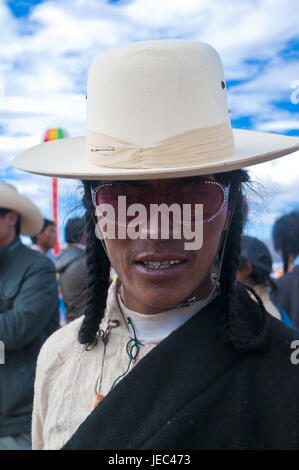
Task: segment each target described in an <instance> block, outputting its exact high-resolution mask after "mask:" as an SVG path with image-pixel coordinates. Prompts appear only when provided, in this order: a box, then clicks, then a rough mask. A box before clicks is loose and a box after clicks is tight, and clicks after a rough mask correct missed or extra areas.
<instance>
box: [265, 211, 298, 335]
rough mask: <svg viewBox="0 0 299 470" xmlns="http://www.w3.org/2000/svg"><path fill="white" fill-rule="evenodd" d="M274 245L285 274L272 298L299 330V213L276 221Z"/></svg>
mask: <svg viewBox="0 0 299 470" xmlns="http://www.w3.org/2000/svg"><path fill="white" fill-rule="evenodd" d="M273 244H274V249H275V250H276V251H277V252H278V253H280V255H281V257H282V261H283V271H284V274H283V276H281V277H280V278H278V279H276V280H275V282H276V286H277V289H276V291H274V292H273V293H272V295H271V297H272V299H273V301H274V302H276V303H277V304H278V305H279V306H280V307H281V308H282V309H283V310H285V311H286V312H287V313H288V315H289V316H290V318H291V319H292V321H293V323H294V325H295V327H296V328H297V329H299V265H298V258H299V257H298V255H299V212H291V213H290V214H287V215H284V216H282V217H280V218H279V219H278V220H276V222H275V224H274V226H273Z"/></svg>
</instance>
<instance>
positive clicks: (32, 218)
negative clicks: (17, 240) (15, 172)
mask: <svg viewBox="0 0 299 470" xmlns="http://www.w3.org/2000/svg"><path fill="white" fill-rule="evenodd" d="M0 208H1V209H10V210H12V211H15V212H17V213H18V214H20V216H21V234H22V235H29V236H30V237H34V236H35V235H36V234H38V233H39V232H40V231H41V229H42V227H43V218H42V215H41V213H40V211H39V209H38V208H37V207H36V205H35V204H33V203H32V202H31V201H30V200H29V199H28V198H27V197H25V196H22V195H21V194H20V193H19V192H18V191H17V188H15V187H14V186H13V185H12V184H9V183H6V182H5V181H0Z"/></svg>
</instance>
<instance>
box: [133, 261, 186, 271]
mask: <svg viewBox="0 0 299 470" xmlns="http://www.w3.org/2000/svg"><path fill="white" fill-rule="evenodd" d="M180 262H181V261H180V260H179V259H173V260H169V261H161V262H160V261H142V263H143V264H145V265H146V266H148V267H149V268H154V269H163V268H166V267H167V266H169V265H171V264H178V263H180Z"/></svg>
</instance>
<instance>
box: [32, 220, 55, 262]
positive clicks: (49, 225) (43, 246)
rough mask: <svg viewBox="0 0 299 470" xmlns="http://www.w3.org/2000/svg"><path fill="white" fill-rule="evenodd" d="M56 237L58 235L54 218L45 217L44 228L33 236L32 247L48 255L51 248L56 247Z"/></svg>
mask: <svg viewBox="0 0 299 470" xmlns="http://www.w3.org/2000/svg"><path fill="white" fill-rule="evenodd" d="M56 238H57V235H56V227H55V223H54V222H53V221H52V220H49V219H44V223H43V228H42V229H41V231H40V232H39V233H38V234H37V235H35V236H34V237H31V240H32V243H33V245H32V246H31V248H32V249H33V250H36V251H40V252H41V253H44V254H45V255H46V254H47V253H48V251H49V250H51V249H52V248H54V246H55V243H56Z"/></svg>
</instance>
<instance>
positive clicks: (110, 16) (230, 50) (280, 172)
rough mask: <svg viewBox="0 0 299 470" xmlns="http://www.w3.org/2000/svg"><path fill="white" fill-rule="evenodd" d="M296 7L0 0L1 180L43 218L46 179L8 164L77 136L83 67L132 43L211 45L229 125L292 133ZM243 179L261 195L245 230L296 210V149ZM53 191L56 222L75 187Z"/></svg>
mask: <svg viewBox="0 0 299 470" xmlns="http://www.w3.org/2000/svg"><path fill="white" fill-rule="evenodd" d="M297 8H298V4H297V1H295V0H285V1H284V2H281V1H280V0H263V1H260V0H243V1H242V2H236V1H235V0H227V1H226V2H223V1H222V0H214V1H210V0H184V1H181V0H163V1H162V0H119V1H113V0H110V1H108V0H84V1H82V0H57V1H37V0H35V1H29V0H22V1H21V0H20V1H19V0H17V1H12V0H10V1H5V0H0V31H1V39H2V41H1V42H0V144H1V145H0V171H1V176H0V177H1V178H3V179H6V180H8V181H9V182H11V183H14V184H16V186H17V187H18V188H19V190H20V191H21V192H23V193H24V194H26V195H27V196H28V197H30V198H31V199H32V200H34V201H37V200H38V201H39V206H40V208H41V210H42V212H43V214H44V216H47V217H49V216H51V199H50V197H49V194H50V187H51V186H50V179H49V178H47V177H42V176H41V177H39V176H33V175H28V174H24V173H22V172H20V171H17V170H15V169H13V168H12V167H11V164H10V161H11V159H12V157H13V156H14V155H15V154H17V153H19V152H21V151H23V150H25V149H26V148H28V147H30V146H32V145H36V144H38V143H40V141H41V140H42V137H43V135H44V132H45V130H46V129H47V128H50V127H62V128H64V129H65V130H66V131H67V132H68V133H69V135H70V136H77V135H85V128H86V121H85V119H86V110H85V89H86V77H87V69H88V65H89V63H90V62H91V60H92V58H93V57H94V56H95V55H96V54H97V53H98V52H100V51H101V50H102V49H105V48H107V47H112V46H115V45H118V44H123V43H127V42H130V41H139V40H146V39H162V38H186V39H195V40H201V41H204V42H208V43H210V44H211V45H212V46H214V47H215V48H216V49H217V51H218V52H219V54H220V56H221V58H222V62H223V66H224V71H225V75H226V81H227V91H228V100H229V107H230V109H231V119H232V126H233V127H237V128H245V129H246V128H247V129H254V130H258V131H265V132H277V133H282V134H286V135H293V136H299V120H298V109H299V103H298V102H296V101H299V67H298V57H299V34H298V32H299V31H298V21H297V17H298V15H297V11H298V10H297ZM292 87H293V88H292ZM297 90H298V93H297ZM296 93H297V94H296ZM292 97H293V99H292ZM296 97H298V100H297V99H296ZM294 98H295V99H294ZM250 174H251V175H252V178H253V180H254V181H256V182H258V184H260V185H263V191H262V197H261V198H259V199H258V200H257V199H256V198H255V197H254V196H252V195H251V196H250V201H251V205H250V213H249V224H248V233H250V234H253V235H256V236H258V237H260V238H262V239H269V238H270V237H271V226H272V224H273V221H274V220H275V219H276V218H277V217H279V216H280V215H282V214H284V213H286V212H289V211H290V210H292V209H295V208H297V209H298V208H299V194H298V187H299V162H298V153H296V154H293V155H290V156H287V157H284V158H281V159H279V160H277V161H275V162H272V163H265V164H261V165H256V166H255V167H252V168H251V169H250ZM59 189H60V215H61V223H63V222H64V221H65V220H66V218H67V217H68V216H69V213H70V212H71V208H72V204H73V203H74V200H78V198H79V197H80V188H79V187H78V182H73V181H70V180H60V182H59ZM70 194H71V196H70Z"/></svg>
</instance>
